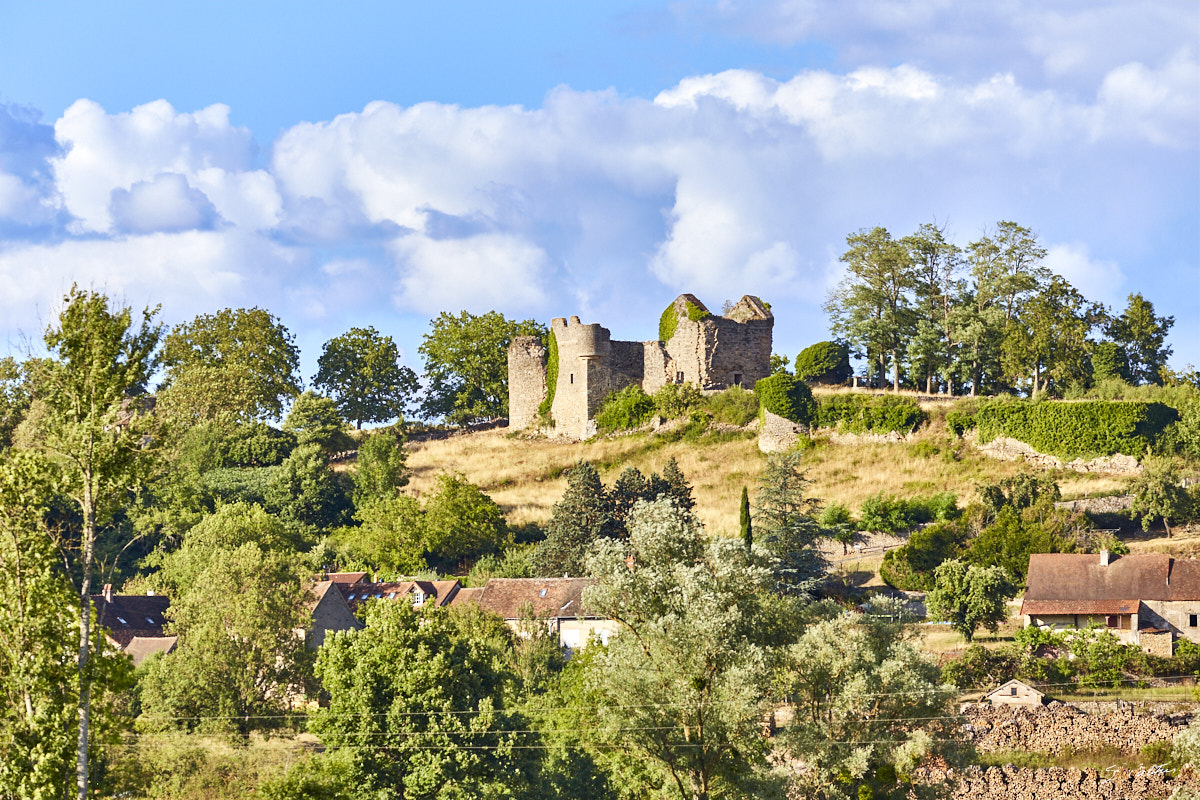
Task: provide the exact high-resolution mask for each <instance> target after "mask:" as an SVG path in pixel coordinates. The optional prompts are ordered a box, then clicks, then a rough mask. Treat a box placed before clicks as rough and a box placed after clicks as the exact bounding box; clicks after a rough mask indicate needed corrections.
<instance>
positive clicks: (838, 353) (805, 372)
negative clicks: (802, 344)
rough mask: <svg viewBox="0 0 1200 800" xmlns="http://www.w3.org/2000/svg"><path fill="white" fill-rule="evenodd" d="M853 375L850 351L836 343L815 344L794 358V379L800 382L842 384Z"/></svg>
mask: <svg viewBox="0 0 1200 800" xmlns="http://www.w3.org/2000/svg"><path fill="white" fill-rule="evenodd" d="M853 374H854V370H852V369H851V368H850V350H849V348H847V347H846V345H844V344H838V343H837V342H817V343H816V344H814V345H812V346H810V347H806V348H804V349H803V350H801V351H800V355H798V356H796V377H797V378H799V379H800V380H802V381H833V382H835V383H844V382H845V381H846V380H848V379H849V378H850V376H851V375H853Z"/></svg>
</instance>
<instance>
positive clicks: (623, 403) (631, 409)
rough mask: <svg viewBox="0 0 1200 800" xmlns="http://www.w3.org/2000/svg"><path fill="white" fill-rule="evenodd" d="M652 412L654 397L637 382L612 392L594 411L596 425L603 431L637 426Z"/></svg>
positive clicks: (643, 422) (642, 423) (628, 428)
mask: <svg viewBox="0 0 1200 800" xmlns="http://www.w3.org/2000/svg"><path fill="white" fill-rule="evenodd" d="M653 414H654V399H653V398H651V397H650V395H648V394H646V393H645V392H643V391H642V387H640V386H638V385H637V384H630V385H629V386H626V387H625V388H624V389H620V390H618V391H615V392H612V393H611V394H609V396H608V397H606V398H604V403H602V404H601V406H600V410H599V411H597V412H596V427H597V428H599V429H600V430H601V431H602V432H604V433H612V432H613V431H626V430H630V429H632V428H639V427H641V426H642V425H644V424H646V421H647V420H649V419H650V417H651V416H652V415H653Z"/></svg>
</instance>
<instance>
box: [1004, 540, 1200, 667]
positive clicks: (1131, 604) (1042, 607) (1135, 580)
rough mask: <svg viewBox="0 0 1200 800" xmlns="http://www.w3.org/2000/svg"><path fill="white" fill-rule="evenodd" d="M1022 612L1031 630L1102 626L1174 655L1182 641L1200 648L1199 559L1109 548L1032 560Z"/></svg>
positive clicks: (1148, 648) (1145, 647)
mask: <svg viewBox="0 0 1200 800" xmlns="http://www.w3.org/2000/svg"><path fill="white" fill-rule="evenodd" d="M1021 614H1022V616H1023V617H1024V619H1025V624H1026V625H1037V626H1040V627H1044V628H1052V629H1054V630H1069V629H1077V628H1086V627H1088V626H1090V625H1093V624H1095V625H1101V626H1103V627H1104V628H1106V629H1108V630H1109V631H1111V632H1112V633H1114V634H1115V635H1116V636H1117V638H1119V639H1120V640H1121V641H1122V642H1125V643H1126V644H1136V645H1139V646H1140V647H1141V648H1142V649H1143V650H1145V651H1147V652H1150V653H1154V654H1156V655H1163V656H1170V655H1171V654H1172V653H1173V652H1174V642H1175V640H1176V639H1179V638H1183V639H1187V640H1188V641H1191V642H1195V643H1197V644H1200V624H1198V623H1200V561H1197V560H1196V559H1190V558H1173V557H1172V556H1168V555H1163V554H1157V553H1156V554H1147V555H1126V556H1114V555H1112V554H1110V553H1109V552H1108V551H1106V550H1105V551H1101V552H1100V553H1094V554H1084V553H1039V554H1035V555H1031V556H1030V557H1029V577H1028V580H1027V588H1026V590H1025V599H1024V601H1023V602H1022V603H1021Z"/></svg>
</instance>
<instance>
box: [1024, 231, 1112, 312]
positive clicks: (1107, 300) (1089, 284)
mask: <svg viewBox="0 0 1200 800" xmlns="http://www.w3.org/2000/svg"><path fill="white" fill-rule="evenodd" d="M1044 264H1045V266H1046V267H1047V268H1048V269H1050V270H1051V271H1052V272H1056V273H1058V274H1059V275H1062V276H1063V277H1064V278H1066V279H1067V281H1068V282H1069V283H1070V284H1071V285H1072V286H1074V287H1075V288H1076V289H1078V290H1079V292H1080V294H1082V295H1083V296H1084V297H1086V298H1087V299H1089V300H1095V301H1099V302H1101V303H1104V304H1106V305H1109V306H1120V305H1121V304H1122V303H1123V301H1124V299H1125V275H1124V274H1123V273H1122V272H1121V268H1120V267H1119V266H1118V265H1117V263H1116V262H1115V261H1105V260H1100V259H1094V258H1092V256H1091V254H1090V253H1089V252H1088V246H1087V245H1086V244H1083V243H1082V242H1070V243H1067V244H1055V245H1051V246H1049V247H1047V248H1046V258H1045V261H1044Z"/></svg>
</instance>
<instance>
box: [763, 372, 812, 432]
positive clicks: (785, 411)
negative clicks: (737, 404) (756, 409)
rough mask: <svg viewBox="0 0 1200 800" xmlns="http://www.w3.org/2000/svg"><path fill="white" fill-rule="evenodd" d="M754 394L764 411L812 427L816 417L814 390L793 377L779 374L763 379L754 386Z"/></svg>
mask: <svg viewBox="0 0 1200 800" xmlns="http://www.w3.org/2000/svg"><path fill="white" fill-rule="evenodd" d="M754 394H755V395H757V397H758V402H759V405H760V406H761V407H762V408H763V409H765V410H767V411H770V412H771V413H772V414H776V415H778V416H780V417H783V418H784V419H786V420H789V421H791V422H795V423H796V424H798V425H811V424H812V422H813V418H814V417H815V416H816V411H817V405H816V403H815V402H814V401H813V396H812V390H811V389H809V388H808V386H807V385H806V384H805V383H804V381H802V380H799V379H798V378H795V377H793V376H791V375H787V374H784V373H777V374H775V375H771V376H768V377H766V378H763V379H762V380H760V381H759V382H758V383H756V384H754Z"/></svg>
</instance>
